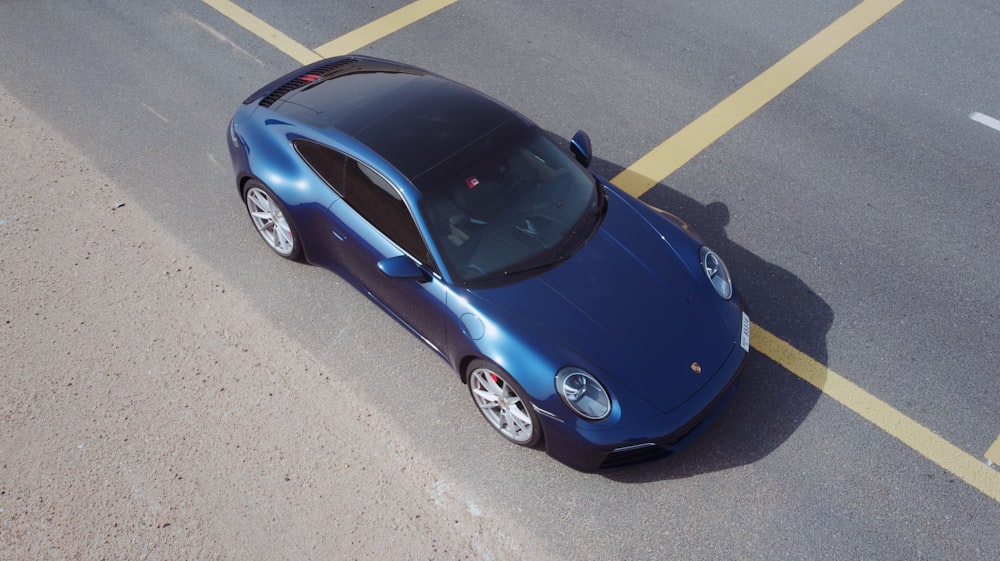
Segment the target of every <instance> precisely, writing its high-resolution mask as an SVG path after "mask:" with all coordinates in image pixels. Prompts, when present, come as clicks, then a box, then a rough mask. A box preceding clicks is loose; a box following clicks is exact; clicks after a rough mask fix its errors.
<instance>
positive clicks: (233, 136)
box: [229, 121, 240, 148]
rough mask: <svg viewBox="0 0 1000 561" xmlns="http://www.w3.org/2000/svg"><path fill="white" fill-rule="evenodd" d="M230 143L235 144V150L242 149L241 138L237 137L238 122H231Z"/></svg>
mask: <svg viewBox="0 0 1000 561" xmlns="http://www.w3.org/2000/svg"><path fill="white" fill-rule="evenodd" d="M229 142H232V143H233V148H239V147H240V137H238V136H236V122H235V121H229Z"/></svg>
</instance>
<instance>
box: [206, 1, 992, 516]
mask: <svg viewBox="0 0 1000 561" xmlns="http://www.w3.org/2000/svg"><path fill="white" fill-rule="evenodd" d="M202 1H203V2H205V3H206V4H207V5H209V6H211V7H213V8H215V9H216V10H217V11H219V12H220V13H221V14H223V15H225V16H226V17H228V18H230V19H231V20H233V21H234V22H236V23H237V24H239V25H241V26H242V27H244V28H245V29H247V30H248V31H250V32H251V33H253V34H255V35H257V36H258V37H260V38H261V39H263V40H265V41H267V42H268V43H270V44H271V45H272V46H274V47H275V48H277V49H278V50H280V51H281V52H283V53H285V54H287V55H288V56H290V57H291V58H293V59H295V60H297V61H298V62H299V63H301V64H308V63H311V62H315V61H317V60H319V59H320V58H323V57H328V56H336V55H338V54H346V53H349V52H353V51H355V50H357V49H359V48H361V47H363V46H365V45H368V44H370V43H371V42H373V41H376V40H378V39H380V38H382V37H385V36H386V35H389V34H391V33H393V32H395V31H398V30H399V29H402V28H403V27H406V26H407V25H409V24H411V23H413V22H415V21H418V20H420V19H422V18H424V17H426V16H428V15H430V14H432V13H434V12H436V11H438V10H441V9H442V8H445V7H447V6H449V5H451V4H453V3H455V2H456V1H457V0H417V1H416V2H413V3H412V4H409V5H407V6H404V7H403V8H400V9H399V10H397V11H395V12H392V13H391V14H388V15H386V16H384V17H383V18H380V19H378V20H376V21H373V22H372V23H370V24H368V25H365V26H362V27H360V28H358V29H356V30H354V31H351V32H349V33H347V34H345V35H343V36H341V37H339V38H337V39H334V40H333V41H330V42H328V43H326V44H324V45H321V46H320V47H317V48H316V50H312V49H309V48H307V47H305V46H303V45H301V44H299V43H298V42H296V41H295V40H293V39H291V38H290V37H288V36H287V35H285V34H284V33H282V32H281V31H279V30H277V29H276V28H274V27H272V26H271V25H269V24H268V23H267V22H265V21H263V20H261V19H260V18H258V17H256V16H254V15H253V14H251V13H250V12H248V11H246V10H244V9H243V8H240V7H239V6H237V5H236V4H234V3H233V2H231V1H229V0H202ZM902 2H903V0H864V1H863V2H861V3H860V4H858V5H857V6H856V7H855V8H854V9H852V10H851V11H849V12H848V13H846V14H845V15H844V16H842V17H841V18H839V19H838V20H836V21H835V22H834V23H832V24H831V25H830V26H828V27H827V28H825V29H824V30H822V31H820V32H819V33H818V34H816V35H815V36H813V37H812V38H811V39H809V40H808V41H806V42H805V43H803V44H802V45H801V46H800V47H799V48H797V49H796V50H794V51H792V52H791V53H790V54H789V55H787V56H786V57H785V58H783V59H781V60H780V61H778V63H776V64H775V65H774V66H772V67H771V68H769V69H768V70H766V71H765V72H764V73H762V74H761V75H760V76H758V77H756V78H754V79H753V80H751V81H750V82H748V83H747V84H746V85H745V86H743V87H742V88H740V89H739V90H737V91H736V92H735V93H733V94H732V95H730V96H729V97H727V98H726V99H725V100H723V101H722V102H720V103H719V104H718V105H716V106H715V107H713V108H712V109H710V110H709V111H708V112H707V113H705V114H704V115H702V116H701V117H699V118H698V119H696V120H695V121H694V122H692V123H690V124H689V125H688V126H686V127H685V128H684V129H682V130H681V131H680V132H678V133H677V134H675V135H674V136H672V137H670V138H669V139H667V140H666V141H665V142H663V143H662V144H660V145H659V146H657V147H656V148H654V149H653V150H652V151H651V152H649V153H648V154H646V155H645V156H643V157H642V158H640V159H639V160H637V161H636V162H635V163H634V164H633V165H631V166H629V168H628V169H626V170H624V171H623V172H622V173H620V174H619V175H618V176H616V177H615V178H614V179H613V181H614V182H615V183H616V184H617V185H619V186H620V187H622V188H624V189H625V190H626V191H628V192H630V193H632V194H633V195H635V196H641V195H642V194H644V193H645V192H646V191H648V190H649V189H651V188H652V187H653V186H655V185H656V184H658V183H659V182H660V181H662V180H663V179H665V178H666V177H667V176H669V175H670V174H671V173H673V172H674V171H676V170H677V169H678V168H680V167H681V166H683V165H684V164H685V163H687V162H688V161H690V160H691V159H692V158H694V157H695V156H696V155H698V154H699V153H700V152H701V151H702V150H704V149H705V148H707V147H708V146H709V145H711V144H712V143H713V142H715V141H716V140H717V139H718V138H720V137H721V136H722V135H724V134H726V133H727V132H728V131H729V130H731V129H732V128H733V127H735V126H736V125H738V124H739V123H741V122H742V121H744V120H745V119H747V118H748V117H749V116H750V115H752V114H753V113H755V112H756V111H757V110H759V109H760V108H761V107H763V106H764V105H766V104H767V103H768V102H769V101H771V100H772V99H774V98H775V97H777V95H778V94H780V93H781V92H782V91H784V90H786V89H787V88H788V87H790V86H791V85H792V84H794V83H795V82H796V81H798V80H799V79H800V78H801V77H802V76H804V75H805V74H806V73H807V72H809V71H810V70H812V69H813V68H815V67H816V66H817V65H818V64H819V63H820V62H822V61H823V60H825V59H826V58H827V57H829V56H830V55H832V54H833V53H834V52H836V51H837V50H838V49H840V48H841V47H843V46H844V45H845V44H846V43H847V42H848V41H850V40H851V39H853V38H854V37H856V36H857V35H858V34H860V33H861V32H862V31H864V30H865V29H867V28H868V27H870V26H871V25H873V24H874V23H875V22H876V21H878V20H879V19H881V18H882V17H883V16H885V15H886V14H888V13H889V12H890V11H892V10H893V9H894V8H895V7H896V6H898V5H899V4H901V3H902ZM970 118H972V119H973V120H976V121H978V122H981V123H983V124H985V125H987V126H990V127H992V128H996V129H997V130H1000V121H997V120H996V119H993V118H992V117H988V116H986V115H983V114H981V113H973V114H971V115H970ZM752 329H753V331H754V337H753V341H754V342H753V348H754V349H755V350H757V351H758V352H760V353H761V354H763V355H764V356H766V357H768V358H769V359H771V360H773V361H774V362H776V363H777V364H779V365H781V366H782V367H784V368H785V369H787V370H788V371H789V372H791V373H793V374H795V375H797V376H798V377H800V378H802V379H803V380H805V381H807V382H809V383H810V384H812V385H813V386H815V387H816V388H818V389H819V390H821V391H822V392H823V393H824V394H826V395H828V396H830V397H832V398H833V399H835V400H837V401H838V402H840V403H841V404H843V405H844V406H846V407H847V408H849V409H851V410H852V411H854V412H855V413H857V414H858V415H860V416H862V417H863V418H865V419H867V420H868V421H869V422H871V423H873V424H874V425H876V426H878V427H879V428H880V429H882V430H883V431H885V432H886V433H888V434H890V435H892V436H893V437H895V438H897V439H899V440H900V441H901V442H903V443H904V444H906V445H907V446H909V447H910V448H912V449H913V450H915V451H916V452H918V453H920V454H921V455H923V456H924V457H926V458H928V459H929V460H931V461H932V462H934V463H936V464H937V465H939V466H941V467H942V468H944V469H946V470H948V471H950V472H951V473H953V474H955V475H956V476H957V477H958V478H960V479H962V480H963V481H965V482H966V483H968V484H969V485H972V486H973V487H975V488H976V489H978V490H979V491H981V492H982V493H984V494H986V495H987V496H989V497H991V498H993V499H994V500H996V501H998V502H1000V474H998V473H997V472H996V471H994V470H993V469H991V468H990V467H989V466H988V465H987V464H986V463H983V462H980V461H978V460H976V459H975V458H974V457H972V456H971V455H970V454H968V453H966V452H964V451H963V450H961V449H960V448H958V447H956V446H954V445H953V444H951V443H949V442H948V441H946V440H945V439H943V438H941V437H940V436H938V435H937V434H935V433H934V432H933V431H931V430H929V429H927V428H926V427H924V426H922V425H920V424H919V423H917V422H916V421H914V420H912V419H910V418H909V417H907V416H906V415H904V414H902V413H901V412H900V411H898V410H897V409H895V408H894V407H892V406H891V405H889V404H888V403H886V402H884V401H882V400H880V399H878V398H877V397H875V396H873V395H872V394H870V393H868V392H867V391H865V390H863V389H861V388H860V387H859V386H857V385H856V384H854V383H853V382H851V381H849V380H847V379H846V378H844V377H843V376H840V375H839V374H837V373H836V372H834V371H832V370H830V369H829V368H827V367H826V366H824V365H823V364H821V363H819V362H817V361H816V360H813V359H812V358H811V357H809V356H808V355H806V354H805V353H802V352H801V351H799V350H798V349H796V348H795V347H793V346H791V345H790V344H789V343H787V342H785V341H783V340H781V339H779V338H778V337H776V336H775V335H773V334H772V333H770V332H769V331H767V330H766V329H764V328H762V327H760V326H759V325H757V324H753V327H752ZM985 457H986V459H987V461H989V462H992V463H1000V461H998V460H1000V437H998V438H997V441H996V442H994V443H993V445H992V446H991V447H990V448H989V450H988V451H987V452H986V454H985Z"/></svg>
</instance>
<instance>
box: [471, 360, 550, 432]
mask: <svg viewBox="0 0 1000 561" xmlns="http://www.w3.org/2000/svg"><path fill="white" fill-rule="evenodd" d="M468 380H469V393H470V394H472V400H473V401H474V402H475V403H476V407H478V408H479V412H480V413H482V414H483V417H485V418H486V420H487V421H489V423H490V424H491V425H492V426H493V428H495V429H496V430H497V432H499V433H500V434H502V435H503V436H504V438H506V439H507V440H510V441H511V442H513V443H514V444H519V445H521V446H528V447H533V446H535V445H536V444H538V443H539V442H540V441H541V439H542V428H541V426H539V424H538V416H537V415H536V414H535V410H534V409H533V408H532V406H531V402H530V401H529V400H528V397H527V395H526V394H525V392H524V390H523V389H521V386H519V385H517V382H515V381H514V380H513V378H511V376H510V374H507V373H506V372H504V371H503V370H502V369H501V368H500V367H498V366H497V365H495V364H493V363H491V362H489V361H485V360H474V361H472V363H471V364H470V365H469V369H468Z"/></svg>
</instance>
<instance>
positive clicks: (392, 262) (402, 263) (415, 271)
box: [378, 255, 428, 282]
mask: <svg viewBox="0 0 1000 561" xmlns="http://www.w3.org/2000/svg"><path fill="white" fill-rule="evenodd" d="M378 270H380V271H382V274H384V275H385V276H387V277H390V278H394V279H400V280H415V281H420V282H426V281H427V280H428V279H427V273H425V272H424V270H423V269H421V268H420V266H419V265H417V264H416V263H414V262H413V259H410V257H409V256H407V255H397V256H395V257H387V258H385V259H382V260H381V261H379V262H378Z"/></svg>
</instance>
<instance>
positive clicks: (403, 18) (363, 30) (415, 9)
mask: <svg viewBox="0 0 1000 561" xmlns="http://www.w3.org/2000/svg"><path fill="white" fill-rule="evenodd" d="M457 1H458V0H416V1H415V2H413V3H411V4H407V5H406V6H403V7H402V8H400V9H398V10H396V11H395V12H392V13H390V14H387V15H385V16H383V17H381V18H379V19H377V20H375V21H373V22H371V23H369V24H367V25H363V26H361V27H359V28H357V29H355V30H353V31H349V32H347V33H345V34H343V35H341V36H340V37H337V38H336V39H334V40H332V41H330V42H328V43H325V44H323V45H320V46H319V47H316V48H315V49H310V48H309V47H306V46H305V45H302V44H301V43H299V42H298V41H296V40H294V39H292V38H291V37H289V36H288V35H285V34H284V33H282V32H281V31H279V30H278V29H276V28H275V27H274V26H272V25H271V24H269V23H267V22H266V21H264V20H262V19H260V18H259V17H257V16H255V15H253V14H251V13H250V12H248V11H247V10H245V9H243V8H241V7H239V6H238V5H236V4H235V3H233V2H231V1H230V0H202V2H204V3H205V4H208V5H209V6H211V7H213V8H215V9H216V10H217V11H218V12H219V13H221V14H222V15H224V16H226V17H228V18H229V19H231V20H233V21H234V22H236V23H237V24H239V25H240V26H241V27H243V28H244V29H246V30H247V31H249V32H250V33H253V34H254V35H256V36H257V37H260V38H261V39H263V40H264V41H267V42H268V43H270V44H271V46H273V47H274V48H276V49H278V50H279V51H281V52H283V53H285V54H286V55H288V56H290V57H292V58H293V59H295V60H297V61H298V62H299V63H300V64H309V63H311V62H316V61H317V60H320V59H324V58H329V57H333V56H337V55H346V54H348V53H352V52H354V51H356V50H358V49H360V48H362V47H364V46H366V45H369V44H371V43H373V42H375V41H378V40H379V39H381V38H383V37H385V36H387V35H389V34H392V33H395V32H396V31H399V30H400V29H403V28H404V27H406V26H408V25H410V24H412V23H414V22H417V21H419V20H421V19H423V18H425V17H427V16H429V15H431V14H433V13H435V12H437V11H440V10H442V9H444V8H447V7H448V6H450V5H452V4H454V3H455V2H457Z"/></svg>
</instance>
